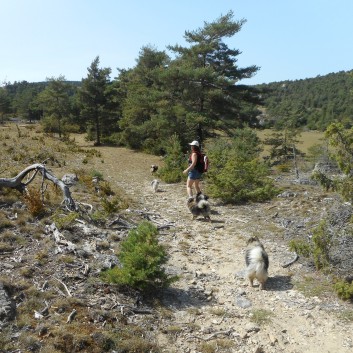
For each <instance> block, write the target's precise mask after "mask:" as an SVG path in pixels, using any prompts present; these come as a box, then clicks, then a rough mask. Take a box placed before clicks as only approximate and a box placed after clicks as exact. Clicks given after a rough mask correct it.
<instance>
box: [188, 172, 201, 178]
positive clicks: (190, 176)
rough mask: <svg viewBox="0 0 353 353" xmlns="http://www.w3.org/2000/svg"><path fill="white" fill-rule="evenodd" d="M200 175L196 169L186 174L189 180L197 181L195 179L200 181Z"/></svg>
mask: <svg viewBox="0 0 353 353" xmlns="http://www.w3.org/2000/svg"><path fill="white" fill-rule="evenodd" d="M201 176H202V174H201V173H200V172H199V171H197V170H196V169H193V170H190V172H189V173H188V177H189V178H190V179H191V180H197V179H201Z"/></svg>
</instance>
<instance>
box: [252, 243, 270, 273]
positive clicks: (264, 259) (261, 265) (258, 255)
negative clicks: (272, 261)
mask: <svg viewBox="0 0 353 353" xmlns="http://www.w3.org/2000/svg"><path fill="white" fill-rule="evenodd" d="M246 262H247V264H248V265H253V266H252V268H253V270H254V271H255V272H256V273H263V272H267V270H268V267H269V260H268V255H267V253H266V252H265V251H264V250H263V248H262V247H260V246H257V247H256V248H254V249H251V250H250V251H248V252H247V254H246Z"/></svg>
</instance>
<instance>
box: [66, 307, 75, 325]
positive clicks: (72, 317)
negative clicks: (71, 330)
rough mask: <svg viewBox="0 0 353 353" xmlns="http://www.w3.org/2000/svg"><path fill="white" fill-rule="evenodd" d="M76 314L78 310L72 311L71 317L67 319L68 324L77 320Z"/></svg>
mask: <svg viewBox="0 0 353 353" xmlns="http://www.w3.org/2000/svg"><path fill="white" fill-rule="evenodd" d="M76 313H77V311H76V309H74V310H72V311H71V313H70V315H69V316H68V317H67V321H66V323H67V324H68V323H70V322H71V321H72V320H73V319H74V318H75V316H76Z"/></svg>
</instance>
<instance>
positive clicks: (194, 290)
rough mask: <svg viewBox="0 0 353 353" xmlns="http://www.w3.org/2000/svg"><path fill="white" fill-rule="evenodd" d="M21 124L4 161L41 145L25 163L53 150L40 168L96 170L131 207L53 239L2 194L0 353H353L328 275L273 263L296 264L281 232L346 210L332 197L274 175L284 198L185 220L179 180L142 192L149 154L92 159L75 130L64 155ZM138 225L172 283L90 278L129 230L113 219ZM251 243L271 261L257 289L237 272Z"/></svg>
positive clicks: (8, 130)
mask: <svg viewBox="0 0 353 353" xmlns="http://www.w3.org/2000/svg"><path fill="white" fill-rule="evenodd" d="M20 129H21V131H22V137H21V138H18V137H17V133H18V132H17V130H16V128H15V127H14V126H12V127H11V126H7V127H4V126H2V127H1V131H0V133H1V136H2V138H3V139H2V141H4V142H3V144H4V147H6V149H9V147H10V142H15V144H16V146H14V147H12V149H11V153H12V152H13V151H15V152H16V151H17V152H18V151H20V150H22V151H24V150H27V149H28V148H29V147H28V146H29V145H28V144H30V145H31V148H33V147H34V145H35V144H36V143H39V150H40V151H41V153H42V154H40V153H37V154H36V155H35V156H34V157H36V158H40V157H41V156H46V157H48V156H50V155H54V156H56V158H57V160H58V161H59V162H60V166H59V165H58V164H56V163H53V164H52V165H51V166H50V169H51V170H52V171H53V172H54V173H55V174H56V175H57V176H58V177H62V176H63V175H64V174H67V173H73V172H74V171H75V170H76V171H77V170H82V169H84V170H86V171H87V172H89V171H93V170H94V171H99V172H100V173H102V174H103V176H104V179H105V180H106V181H108V182H109V184H110V185H111V186H112V188H113V189H115V190H120V192H122V191H124V193H125V194H126V196H127V197H128V198H129V199H130V200H131V201H130V203H129V207H128V208H127V209H124V210H121V211H120V212H119V213H118V214H114V215H112V216H111V217H110V218H109V219H106V221H105V222H104V223H103V224H101V226H99V227H98V226H97V225H95V226H93V225H92V224H90V223H89V222H87V221H86V220H85V219H82V218H80V219H79V222H74V224H72V225H71V226H70V227H66V228H65V229H64V230H63V231H62V236H63V238H62V243H60V242H59V243H58V242H56V241H55V238H54V236H53V232H52V231H51V229H50V228H49V227H48V226H50V224H51V222H50V220H49V219H47V220H46V221H45V222H43V221H39V220H38V219H36V218H32V217H29V216H28V210H27V209H26V206H25V204H24V203H23V201H22V200H21V199H17V200H16V199H14V196H13V195H12V194H11V195H9V194H7V193H5V192H4V191H1V193H0V204H1V217H2V218H1V222H2V223H1V224H2V227H1V228H0V235H1V244H2V247H1V253H0V255H1V263H2V266H1V276H0V278H1V280H0V283H2V284H3V285H1V284H0V303H4V301H7V303H8V305H10V304H11V303H12V304H16V308H14V307H13V306H11V305H10V307H11V308H12V309H11V310H8V313H7V314H8V315H6V314H5V312H6V310H5V309H6V308H4V307H1V310H2V311H1V316H0V318H1V320H2V322H3V324H2V332H1V335H0V347H2V348H0V352H7V353H9V352H48V353H49V352H70V353H71V352H112V353H113V352H168V353H179V352H190V353H191V352H193V353H196V352H202V353H208V352H244V353H245V352H246V353H247V352H249V353H250V352H257V353H260V352H276V353H277V352H286V353H287V352H290V353H304V352H305V353H316V352H320V353H322V352H335V353H337V352H339V353H348V352H351V351H352V348H353V319H352V318H353V308H352V304H351V303H348V302H343V301H340V300H338V299H337V297H336V295H335V294H334V293H333V292H332V289H331V286H330V284H329V277H328V276H326V275H325V274H322V273H320V272H317V271H315V270H314V268H313V266H312V264H310V263H307V262H306V261H305V259H303V258H299V260H298V261H296V262H294V263H293V264H292V265H291V266H289V267H283V265H284V264H286V263H288V262H289V261H290V260H291V259H292V258H293V256H294V255H293V254H292V253H291V252H290V251H289V250H288V244H287V243H288V240H289V239H290V238H291V237H292V236H300V235H303V234H307V233H310V232H311V230H312V228H313V227H314V226H315V225H317V224H318V223H319V221H320V220H321V219H322V218H323V217H325V216H326V215H327V212H329V210H330V209H332V208H333V207H344V204H342V203H341V201H340V200H339V199H338V198H337V197H336V196H335V195H334V194H332V193H329V192H327V193H326V192H322V190H321V189H320V188H318V187H317V186H315V185H308V184H299V183H297V182H295V181H294V180H293V178H292V177H291V176H290V175H282V176H278V178H277V181H278V183H279V185H280V186H281V187H282V188H283V190H284V191H287V193H282V195H281V197H278V198H276V199H274V200H273V201H271V202H269V203H265V204H248V205H242V206H227V205H222V204H220V203H218V202H217V201H216V200H211V206H212V217H211V220H212V221H211V222H204V221H203V220H202V219H197V220H194V221H192V219H191V215H190V213H189V211H188V209H187V208H186V192H185V186H184V183H181V184H173V185H169V184H163V183H161V186H160V190H159V191H158V192H157V193H154V192H153V191H152V189H151V187H150V182H151V180H152V179H153V178H154V177H153V176H151V174H150V172H149V166H150V165H151V164H160V163H161V160H160V159H159V158H158V157H155V156H151V155H146V154H141V153H136V152H132V151H130V150H127V149H124V148H111V147H101V148H99V150H98V152H94V153H90V152H89V151H97V150H96V149H94V148H93V147H92V146H91V145H89V144H87V143H86V142H85V141H84V140H83V139H82V138H81V136H76V143H77V144H78V145H80V146H81V149H79V150H78V149H77V150H76V151H75V153H72V146H70V147H68V146H66V145H61V144H60V143H59V142H57V141H56V140H55V139H51V138H50V137H46V138H45V139H44V140H43V139H41V138H40V133H39V132H36V131H35V130H34V129H31V130H27V129H26V127H20ZM5 137H6V138H5ZM37 148H38V147H37ZM37 151H38V150H37ZM22 157H23V159H22V161H21V162H18V161H17V162H16V160H13V161H9V160H8V159H7V158H6V155H2V156H1V166H2V177H3V176H4V174H6V176H7V174H8V170H9V169H8V168H10V167H9V165H10V164H11V163H14V164H16V167H17V169H18V170H21V168H24V167H26V166H27V165H28V163H30V160H29V159H26V158H27V157H28V156H27V157H26V156H22ZM39 161H41V160H39ZM33 162H37V161H33ZM71 189H72V194H73V197H74V199H76V200H80V201H81V202H85V203H87V204H92V205H96V203H97V196H95V195H90V193H89V192H88V191H87V190H85V189H83V188H82V185H80V184H79V185H76V186H74V187H72V188H71ZM205 189H206V191H207V185H205ZM54 200H56V202H58V198H56V199H54ZM59 200H60V198H59ZM52 201H53V200H52ZM59 213H60V212H59ZM346 213H348V209H347V212H346ZM15 214H16V217H15ZM342 214H343V213H342ZM16 218H17V220H16ZM19 218H21V219H22V221H21V222H19V221H18V219H19ZM144 219H148V220H150V221H151V222H153V223H154V224H156V225H158V227H159V228H160V242H161V243H162V244H164V245H165V246H166V248H167V250H168V254H169V255H170V259H169V261H168V266H167V269H168V272H170V273H173V274H177V275H179V276H180V280H179V281H178V282H176V283H175V284H173V285H172V287H171V288H170V289H168V290H167V291H165V292H164V293H163V294H162V295H158V296H156V297H155V298H154V300H150V299H148V298H143V297H140V296H139V295H138V293H136V292H134V291H126V290H122V289H121V288H118V287H117V286H115V285H108V284H105V283H102V282H101V280H100V278H99V273H100V271H101V269H102V268H104V267H106V266H109V264H111V263H114V262H116V258H115V257H114V252H115V251H116V250H117V249H118V247H119V242H120V240H121V239H122V238H124V237H125V236H126V234H127V232H128V229H127V228H126V227H125V226H124V225H126V224H136V223H137V222H139V221H141V220H144ZM5 220H6V222H7V223H6V222H5ZM4 224H7V226H6V227H4V226H3V225H4ZM251 235H257V236H259V237H260V239H261V240H262V242H263V244H264V246H265V248H266V250H267V252H268V254H269V257H270V272H269V274H270V278H269V280H268V283H267V286H266V290H264V291H260V290H259V288H258V286H257V285H256V286H255V287H254V288H250V287H249V286H248V284H247V282H246V281H245V279H244V278H243V275H244V272H243V271H244V265H245V262H244V249H245V243H246V240H247V239H248V238H249V237H250V236H251ZM64 240H65V241H66V243H65V241H64ZM68 241H69V242H70V245H71V244H73V245H74V247H71V248H70V246H68V244H69V243H68ZM107 263H108V265H107ZM7 309H9V308H7ZM74 310H75V311H74ZM73 312H75V315H72V318H71V319H70V314H71V313H73ZM36 313H37V314H36ZM38 313H39V314H40V315H38ZM10 314H12V316H11V315H10ZM108 338H109V339H108Z"/></svg>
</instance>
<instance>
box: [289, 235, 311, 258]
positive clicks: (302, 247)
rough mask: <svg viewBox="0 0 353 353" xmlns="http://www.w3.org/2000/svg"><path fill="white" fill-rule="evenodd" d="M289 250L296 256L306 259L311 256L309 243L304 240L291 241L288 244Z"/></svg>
mask: <svg viewBox="0 0 353 353" xmlns="http://www.w3.org/2000/svg"><path fill="white" fill-rule="evenodd" d="M289 250H290V251H294V252H296V253H297V254H298V255H301V256H304V257H306V258H308V257H310V255H311V254H312V248H311V246H310V243H309V242H308V241H306V240H304V239H292V240H291V241H290V242H289Z"/></svg>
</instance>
